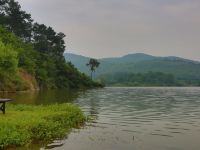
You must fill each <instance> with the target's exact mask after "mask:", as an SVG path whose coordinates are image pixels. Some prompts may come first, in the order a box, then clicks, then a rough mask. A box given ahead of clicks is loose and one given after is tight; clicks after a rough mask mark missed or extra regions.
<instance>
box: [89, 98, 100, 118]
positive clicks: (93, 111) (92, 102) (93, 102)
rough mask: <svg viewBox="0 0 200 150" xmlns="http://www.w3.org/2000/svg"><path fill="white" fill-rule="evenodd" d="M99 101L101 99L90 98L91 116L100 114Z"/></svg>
mask: <svg viewBox="0 0 200 150" xmlns="http://www.w3.org/2000/svg"><path fill="white" fill-rule="evenodd" d="M98 102H99V100H97V99H94V98H90V101H89V103H90V115H91V116H97V114H99V113H98V108H99V105H98Z"/></svg>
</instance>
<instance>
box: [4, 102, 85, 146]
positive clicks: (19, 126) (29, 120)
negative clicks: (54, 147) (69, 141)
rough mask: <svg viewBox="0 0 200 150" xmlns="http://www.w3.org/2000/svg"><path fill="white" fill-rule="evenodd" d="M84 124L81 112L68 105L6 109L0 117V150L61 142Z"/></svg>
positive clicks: (16, 106) (24, 106)
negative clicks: (59, 140) (74, 129)
mask: <svg viewBox="0 0 200 150" xmlns="http://www.w3.org/2000/svg"><path fill="white" fill-rule="evenodd" d="M84 121H85V117H84V115H83V113H82V112H81V110H80V109H79V108H78V107H77V106H74V105H71V104H55V105H50V106H29V105H8V107H7V111H6V114H5V115H3V114H0V149H3V148H6V147H8V146H26V145H28V144H30V143H31V142H33V141H50V140H53V139H55V138H62V137H64V136H65V135H66V133H67V132H69V131H70V129H71V128H73V127H79V126H80V125H81V124H83V123H84Z"/></svg>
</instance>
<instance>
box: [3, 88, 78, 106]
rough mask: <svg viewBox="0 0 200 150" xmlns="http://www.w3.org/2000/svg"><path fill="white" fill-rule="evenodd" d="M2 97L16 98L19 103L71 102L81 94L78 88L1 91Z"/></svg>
mask: <svg viewBox="0 0 200 150" xmlns="http://www.w3.org/2000/svg"><path fill="white" fill-rule="evenodd" d="M0 96H1V98H11V99H14V100H15V101H14V103H18V104H37V105H38V104H55V103H70V102H73V101H74V99H77V98H78V96H79V91H77V90H67V89H65V90H41V91H29V92H17V93H0Z"/></svg>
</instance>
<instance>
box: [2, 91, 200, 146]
mask: <svg viewBox="0 0 200 150" xmlns="http://www.w3.org/2000/svg"><path fill="white" fill-rule="evenodd" d="M1 97H11V98H14V99H15V102H14V103H26V104H34V105H38V104H53V103H64V102H70V103H74V104H77V105H79V106H80V107H81V109H82V110H83V111H84V112H85V114H86V115H89V116H90V117H91V118H93V120H92V121H89V122H88V123H87V124H86V125H85V127H83V128H82V129H74V130H73V131H72V133H71V134H70V135H68V137H67V138H66V139H63V140H62V141H56V142H55V143H53V144H52V145H49V146H47V147H46V148H43V147H41V148H38V146H35V147H34V146H32V148H31V149H36V150H37V149H53V150H92V149H93V150H122V149H124V150H199V149H200V88H195V87H190V88H186V87H185V88H175V87H173V88H172V87H166V88H164V87H162V88H150V87H149V88H129V87H127V88H126V87H123V88H121V87H119V88H116V87H107V88H104V89H94V90H88V91H67V90H59V91H42V92H32V93H17V94H8V95H7V94H1Z"/></svg>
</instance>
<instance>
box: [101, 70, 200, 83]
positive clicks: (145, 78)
mask: <svg viewBox="0 0 200 150" xmlns="http://www.w3.org/2000/svg"><path fill="white" fill-rule="evenodd" d="M99 78H100V80H102V81H103V82H105V83H106V85H107V86H200V80H199V81H198V80H194V81H192V80H184V79H180V78H176V77H175V76H174V75H173V74H169V73H162V72H148V73H127V72H124V73H115V74H105V75H102V76H100V77H99Z"/></svg>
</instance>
